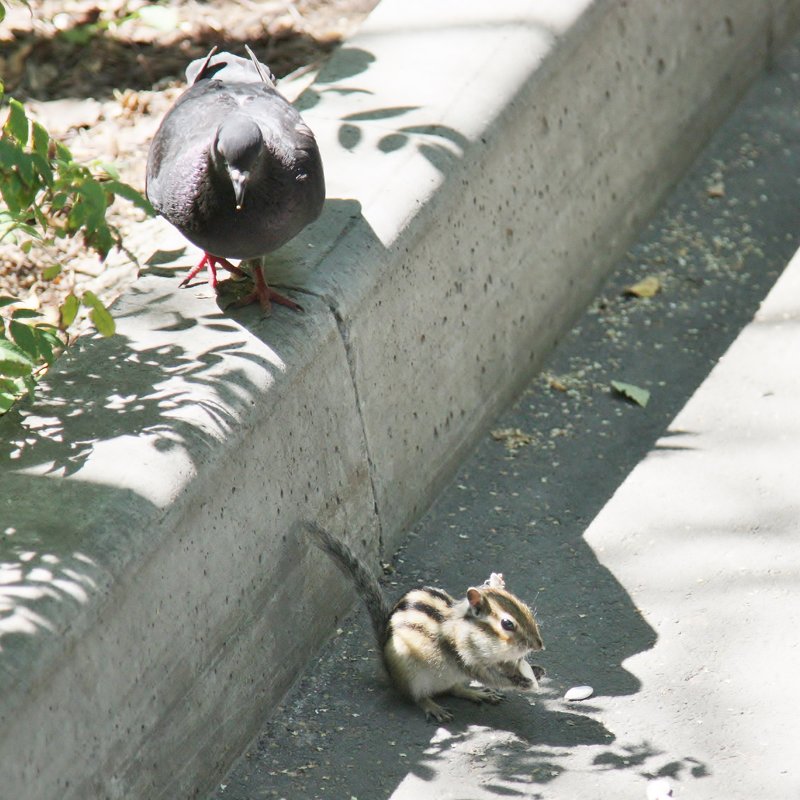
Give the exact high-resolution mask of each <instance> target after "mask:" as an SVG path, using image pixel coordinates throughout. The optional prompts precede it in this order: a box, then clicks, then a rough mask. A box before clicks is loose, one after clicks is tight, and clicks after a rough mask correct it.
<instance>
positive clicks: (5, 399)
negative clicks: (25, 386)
mask: <svg viewBox="0 0 800 800" xmlns="http://www.w3.org/2000/svg"><path fill="white" fill-rule="evenodd" d="M19 394H20V393H19V392H15V393H14V394H12V393H11V392H6V391H4V390H3V389H1V388H0V414H5V413H6V411H8V410H9V409H10V408H11V406H13V405H14V403H15V402H16V400H17V396H18V395H19Z"/></svg>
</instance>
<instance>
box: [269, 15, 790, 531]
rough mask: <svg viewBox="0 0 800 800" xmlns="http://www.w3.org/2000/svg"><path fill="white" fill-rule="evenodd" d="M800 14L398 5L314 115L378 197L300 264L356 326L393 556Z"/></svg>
mask: <svg viewBox="0 0 800 800" xmlns="http://www.w3.org/2000/svg"><path fill="white" fill-rule="evenodd" d="M796 8H797V4H796V3H792V4H781V5H780V6H776V7H774V8H773V9H772V11H770V12H768V11H767V8H766V7H765V6H763V5H759V4H753V3H746V2H740V3H726V4H724V6H722V5H717V4H714V3H693V2H685V3H672V4H663V3H639V2H637V3H627V4H626V3H617V2H595V3H589V2H586V0H571V1H570V2H563V0H559V1H558V2H550V3H533V4H532V3H529V2H505V3H503V4H501V5H500V6H497V5H486V4H483V5H480V4H472V3H467V4H464V3H459V2H449V3H448V2H444V3H436V4H435V5H434V6H433V7H431V4H430V3H428V2H427V0H414V1H413V2H411V1H410V2H407V3H403V4H402V5H399V4H394V3H384V4H382V5H381V6H379V7H378V8H377V9H376V11H375V12H373V14H372V15H371V17H370V19H369V22H368V25H367V26H365V29H364V30H363V31H362V32H361V33H360V34H359V35H358V36H356V37H355V39H354V40H353V41H352V42H351V43H350V44H349V46H348V47H347V48H345V50H344V51H343V52H342V53H340V54H339V58H337V59H334V60H333V61H332V63H331V65H330V66H329V68H328V69H327V70H323V71H322V73H321V74H320V76H319V78H318V82H317V84H316V86H315V88H314V89H313V90H312V92H309V93H307V94H306V95H304V97H303V98H302V99H301V101H300V104H301V107H304V108H306V109H307V111H306V112H305V113H306V116H307V117H308V118H309V119H310V120H311V121H312V123H313V125H314V127H315V130H317V131H318V132H319V133H320V138H321V140H322V146H323V153H324V154H325V155H326V156H328V155H329V154H330V157H331V158H333V157H334V154H336V155H335V158H336V163H341V165H342V170H341V172H339V173H338V175H334V176H333V181H332V185H331V187H330V194H331V195H332V196H334V197H335V196H337V194H339V193H341V194H342V196H345V197H355V198H357V199H358V201H359V203H360V205H361V219H360V220H355V221H351V225H350V227H349V228H348V229H346V230H345V231H344V232H343V237H342V241H341V242H340V243H339V245H338V246H337V247H336V248H335V249H334V251H333V252H332V253H331V256H330V258H328V259H326V260H324V261H322V262H318V261H317V260H311V261H308V262H306V264H307V265H306V270H305V272H304V271H302V270H298V268H297V262H298V260H301V258H302V251H303V249H304V248H306V247H307V242H305V241H304V240H303V239H302V238H301V239H300V240H298V242H297V243H296V244H295V245H294V246H292V245H290V246H289V248H287V250H286V255H287V256H288V258H289V260H290V262H291V264H292V268H293V269H294V270H295V273H294V275H295V278H294V280H293V282H299V283H300V284H301V285H303V286H304V287H305V289H306V290H310V291H313V292H315V293H319V294H322V295H323V296H324V297H326V299H328V301H329V302H330V303H331V305H332V307H333V308H334V310H335V312H336V314H337V317H338V318H339V319H340V324H341V326H342V330H343V335H344V336H345V338H346V341H347V343H348V352H349V355H350V359H351V364H352V368H353V372H354V380H355V382H356V387H357V389H358V394H359V403H360V409H361V413H362V415H363V418H364V426H365V434H366V440H367V446H368V450H369V454H370V459H371V467H372V474H373V481H374V484H375V493H376V501H377V504H378V511H379V516H380V519H381V524H382V528H383V533H384V537H385V540H386V543H387V544H388V543H389V542H394V541H397V535H398V534H399V533H400V532H402V531H403V530H404V529H405V527H406V526H407V524H408V523H409V522H411V521H412V520H413V519H414V518H415V517H416V516H417V515H418V514H419V513H420V511H421V510H422V509H423V508H424V507H425V505H426V504H427V503H428V502H429V500H430V498H431V497H432V496H434V494H435V491H436V490H437V488H438V487H439V486H440V485H441V481H442V479H443V478H446V476H448V475H449V474H450V472H451V470H452V465H453V463H455V460H456V459H457V458H458V457H459V455H461V454H462V453H463V451H464V447H465V445H468V444H469V443H470V442H471V441H472V440H473V436H474V433H475V431H476V430H479V429H480V428H481V427H482V426H483V425H484V424H485V421H486V420H487V419H489V418H490V417H491V416H492V415H494V414H495V413H496V411H497V409H498V408H499V407H501V405H502V404H503V403H504V402H507V401H508V399H509V398H510V397H511V396H512V395H513V393H514V392H515V391H516V390H518V389H519V387H520V386H521V385H522V383H523V382H524V381H525V380H526V378H527V376H529V375H530V374H531V372H532V371H533V370H534V369H535V368H536V367H537V366H538V365H539V364H540V363H541V361H542V358H543V357H544V356H545V355H546V354H547V353H548V352H549V350H550V349H551V348H552V346H553V344H554V343H555V342H556V341H557V339H558V337H559V336H560V335H561V333H562V332H563V331H564V330H565V327H566V326H568V325H569V323H570V322H571V321H572V320H573V319H574V315H575V313H576V312H577V311H578V310H579V309H581V308H583V307H584V305H585V304H586V302H587V301H588V299H589V298H591V297H592V296H593V294H594V292H595V291H596V288H597V286H598V283H599V282H600V280H602V278H603V276H604V275H605V273H606V269H607V267H608V264H610V263H611V262H612V261H613V259H614V257H616V256H617V255H619V253H620V252H621V250H622V249H623V248H624V247H625V245H626V244H627V243H628V242H629V241H630V237H631V235H632V234H633V233H634V232H635V231H636V230H637V229H638V228H639V227H640V226H641V224H642V222H643V220H645V219H647V218H648V217H649V215H650V214H651V213H652V210H653V209H654V207H655V206H656V204H657V203H658V201H659V199H660V198H661V197H662V195H663V192H664V190H665V189H666V188H667V187H668V186H670V185H671V183H672V181H673V180H674V177H675V176H676V175H678V174H680V172H681V171H682V170H683V169H684V168H685V166H686V165H687V164H688V162H689V161H690V160H691V158H692V157H693V156H694V154H695V153H696V152H697V148H698V146H699V144H700V143H702V142H703V141H704V140H705V138H706V136H707V134H708V132H709V131H710V130H712V129H713V128H714V126H715V125H716V124H717V123H718V121H719V119H720V117H721V115H722V114H723V113H724V112H725V110H726V109H727V108H728V107H729V106H730V103H731V101H732V100H733V99H734V98H735V97H737V96H738V93H739V91H740V90H741V88H742V87H743V86H744V85H746V84H747V82H748V81H749V80H750V78H751V77H752V76H753V74H754V70H757V69H759V68H760V66H761V65H763V64H764V63H765V61H766V59H767V57H768V50H769V44H770V42H771V40H772V38H773V33H772V32H771V30H770V24H771V22H770V20H771V19H772V22H776V20H777V19H778V18H780V20H781V26H782V28H781V30H782V31H783V30H784V29H785V28H786V25H787V22H786V17H787V14H788V11H787V9H796ZM779 11H780V13H779ZM773 14H774V16H772V15H773ZM409 20H414V22H413V24H411V25H409ZM776 24H777V23H776ZM410 36H412V37H413V38H409V37H410ZM376 55H377V56H378V57H377V58H375V60H374V61H371V60H370V59H371V58H372V57H374V56H376ZM351 73H352V74H351ZM342 147H344V148H345V150H346V153H345V154H342ZM364 223H366V226H365V224H364ZM320 232H321V233H322V234H323V235H327V234H328V233H329V230H328V229H327V228H321V229H320ZM365 233H366V236H367V238H368V239H369V242H367V241H365ZM375 239H377V240H378V241H375ZM315 244H317V249H319V248H322V247H324V242H315ZM370 244H372V245H373V246H370ZM312 252H314V251H313V250H312ZM280 267H281V265H280V264H276V263H275V261H273V266H272V269H273V270H274V274H276V275H280V274H281V269H280ZM284 274H285V273H284ZM300 276H302V277H300Z"/></svg>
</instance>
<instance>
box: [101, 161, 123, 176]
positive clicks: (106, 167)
mask: <svg viewBox="0 0 800 800" xmlns="http://www.w3.org/2000/svg"><path fill="white" fill-rule="evenodd" d="M97 169H99V170H101V171H102V172H103V173H105V174H106V175H108V177H109V178H113V179H114V180H119V170H118V169H117V168H116V167H115V166H114V165H113V164H109V163H108V162H106V161H100V162H99V163H98V164H97Z"/></svg>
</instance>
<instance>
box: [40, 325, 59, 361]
mask: <svg viewBox="0 0 800 800" xmlns="http://www.w3.org/2000/svg"><path fill="white" fill-rule="evenodd" d="M33 331H34V334H35V335H36V343H37V345H38V347H39V352H40V353H41V355H42V358H43V359H44V360H45V361H46V362H47V363H48V364H52V363H53V359H54V358H55V354H54V351H55V350H56V349H59V348H61V347H62V346H63V344H64V343H63V342H62V341H61V339H59V337H58V336H57V335H56V334H55V333H54V332H53V331H52V330H48V329H47V328H44V327H41V326H40V327H37V328H34V329H33Z"/></svg>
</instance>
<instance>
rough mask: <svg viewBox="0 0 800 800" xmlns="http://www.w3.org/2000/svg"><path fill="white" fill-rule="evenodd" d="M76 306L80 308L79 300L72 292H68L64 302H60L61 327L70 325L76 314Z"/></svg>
mask: <svg viewBox="0 0 800 800" xmlns="http://www.w3.org/2000/svg"><path fill="white" fill-rule="evenodd" d="M78 308H80V301H79V300H78V298H77V297H75V295H74V294H72V292H70V293H69V294H68V295H67V296H66V297H65V298H64V302H63V303H62V304H61V327H62V328H69V326H70V325H72V323H73V322H74V321H75V317H76V316H77V314H78Z"/></svg>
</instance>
